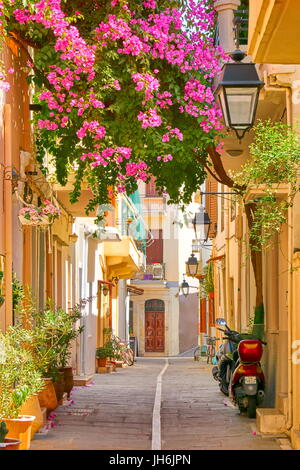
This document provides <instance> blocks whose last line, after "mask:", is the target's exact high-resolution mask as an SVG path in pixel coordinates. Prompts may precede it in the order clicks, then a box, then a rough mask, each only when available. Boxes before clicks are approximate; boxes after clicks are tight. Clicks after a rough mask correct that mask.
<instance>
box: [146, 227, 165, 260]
mask: <svg viewBox="0 0 300 470" xmlns="http://www.w3.org/2000/svg"><path fill="white" fill-rule="evenodd" d="M151 233H152V235H153V239H154V241H153V243H152V245H150V246H147V248H146V257H147V264H153V263H161V264H162V263H163V260H164V243H163V231H162V229H160V230H151Z"/></svg>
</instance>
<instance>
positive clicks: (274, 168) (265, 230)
mask: <svg viewBox="0 0 300 470" xmlns="http://www.w3.org/2000/svg"><path fill="white" fill-rule="evenodd" d="M254 132H255V135H254V141H253V143H252V144H251V146H250V156H251V158H250V159H249V161H248V162H247V163H246V164H245V165H244V166H243V167H242V169H241V170H240V171H239V172H236V173H235V174H234V175H233V178H234V181H235V182H236V183H237V184H238V185H240V186H243V187H244V188H245V189H244V194H246V193H247V192H248V191H249V190H254V192H255V188H257V187H258V185H260V190H259V192H260V193H262V196H260V197H259V198H254V199H253V200H250V201H249V200H248V202H247V204H250V205H253V204H254V209H253V211H252V212H253V224H252V227H251V229H250V234H249V241H250V245H251V248H252V249H253V250H255V251H260V250H261V249H262V247H264V248H268V247H270V246H271V245H272V244H273V243H274V236H276V234H278V233H279V232H280V230H281V227H282V224H283V223H284V222H285V221H286V216H287V210H288V208H289V207H291V206H292V205H293V200H294V198H295V196H296V193H297V192H298V191H299V186H298V181H297V180H298V178H297V171H298V167H299V165H300V143H299V137H298V133H297V129H293V128H291V127H290V126H288V125H286V124H283V123H281V122H272V121H271V120H268V121H260V122H259V123H258V125H257V126H256V127H255V128H254ZM280 185H287V189H286V197H285V198H283V199H282V198H279V197H278V190H279V187H280Z"/></svg>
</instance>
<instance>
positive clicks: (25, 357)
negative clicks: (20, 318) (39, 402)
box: [0, 328, 44, 450]
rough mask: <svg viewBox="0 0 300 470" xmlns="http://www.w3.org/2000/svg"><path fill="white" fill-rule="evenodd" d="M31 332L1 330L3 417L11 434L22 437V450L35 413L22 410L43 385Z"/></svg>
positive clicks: (0, 412)
mask: <svg viewBox="0 0 300 470" xmlns="http://www.w3.org/2000/svg"><path fill="white" fill-rule="evenodd" d="M27 340H30V332H28V331H26V330H22V329H21V328H20V329H19V330H18V332H16V330H14V329H12V328H10V329H8V331H7V333H6V334H5V335H4V334H3V333H0V390H1V394H0V421H2V422H5V423H6V426H7V428H8V430H9V433H8V438H15V439H18V440H20V441H21V443H20V444H19V446H18V448H19V449H21V450H25V449H28V448H29V447H30V436H31V425H32V422H33V421H34V419H35V417H34V416H26V415H22V414H20V412H21V408H22V405H23V404H24V403H25V401H26V400H27V398H28V397H30V396H32V395H35V394H36V393H38V392H39V391H40V390H41V389H42V388H43V386H44V384H43V381H42V379H41V374H40V372H39V370H38V365H37V362H36V359H35V357H34V355H33V354H32V351H31V348H30V346H29V345H30V341H28V342H27Z"/></svg>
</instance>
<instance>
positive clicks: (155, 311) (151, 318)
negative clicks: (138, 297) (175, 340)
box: [145, 299, 165, 353]
mask: <svg viewBox="0 0 300 470" xmlns="http://www.w3.org/2000/svg"><path fill="white" fill-rule="evenodd" d="M164 351H165V303H164V302H163V301H162V300H159V299H151V300H147V301H146V302H145V352H150V353H151V352H153V353H158V352H162V353H163V352H164Z"/></svg>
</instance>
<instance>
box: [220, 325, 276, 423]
mask: <svg viewBox="0 0 300 470" xmlns="http://www.w3.org/2000/svg"><path fill="white" fill-rule="evenodd" d="M225 327H226V330H222V329H221V328H218V329H219V330H220V331H223V333H225V337H224V339H227V340H229V341H231V342H233V343H235V344H237V345H238V346H237V349H236V350H235V351H234V352H233V354H232V365H231V376H230V382H229V397H230V399H231V400H232V402H233V403H234V404H235V405H236V406H238V407H239V409H240V411H241V412H244V411H246V412H247V415H248V417H249V418H255V416H256V408H257V406H258V405H260V404H261V403H262V401H263V399H264V396H265V377H264V373H263V371H262V368H261V365H260V360H261V358H262V355H263V346H262V345H263V344H264V345H266V344H267V343H265V342H264V341H262V340H260V339H259V338H256V337H255V336H253V335H250V334H241V333H238V332H237V331H233V330H230V328H229V327H228V326H227V325H226V324H225Z"/></svg>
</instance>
